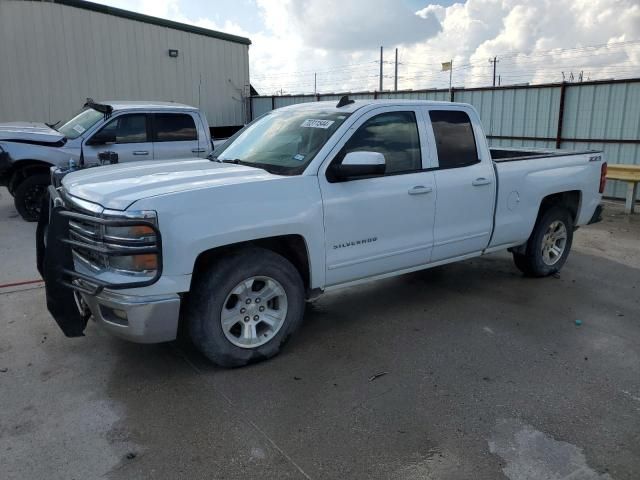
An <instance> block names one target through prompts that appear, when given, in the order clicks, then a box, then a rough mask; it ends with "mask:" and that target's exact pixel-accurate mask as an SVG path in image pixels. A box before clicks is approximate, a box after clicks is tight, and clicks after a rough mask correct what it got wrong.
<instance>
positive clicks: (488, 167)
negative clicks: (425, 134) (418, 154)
mask: <svg viewBox="0 0 640 480" xmlns="http://www.w3.org/2000/svg"><path fill="white" fill-rule="evenodd" d="M458 108H459V107H458ZM427 114H428V117H429V119H430V124H431V128H430V129H429V130H430V134H431V135H432V136H433V137H432V138H433V142H432V144H433V145H435V149H436V153H437V159H438V168H436V169H435V171H434V173H435V183H436V187H437V192H438V199H437V205H436V216H435V225H434V244H433V253H432V255H431V261H432V262H437V261H439V260H446V259H449V258H454V257H459V256H462V255H468V254H472V253H477V252H480V251H482V250H484V249H485V248H486V247H487V245H488V243H489V239H490V237H491V230H492V227H493V210H494V205H495V190H496V186H495V173H494V170H493V163H492V162H491V159H490V158H480V157H481V153H480V152H481V151H480V149H479V148H478V145H477V142H476V137H478V138H480V136H481V135H483V133H482V130H481V129H480V128H479V126H478V130H477V131H476V130H475V129H474V123H472V121H471V118H470V114H473V113H472V112H466V111H464V110H460V109H445V108H430V109H428V111H427ZM473 115H474V114H473ZM474 118H475V115H474Z"/></svg>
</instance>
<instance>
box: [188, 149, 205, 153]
mask: <svg viewBox="0 0 640 480" xmlns="http://www.w3.org/2000/svg"><path fill="white" fill-rule="evenodd" d="M206 151H207V149H206V148H193V149H191V152H192V153H204V152H206Z"/></svg>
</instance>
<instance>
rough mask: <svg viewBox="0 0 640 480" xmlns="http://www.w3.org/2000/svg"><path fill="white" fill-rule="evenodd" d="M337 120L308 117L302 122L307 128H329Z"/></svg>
mask: <svg viewBox="0 0 640 480" xmlns="http://www.w3.org/2000/svg"><path fill="white" fill-rule="evenodd" d="M334 123H335V122H334V121H333V120H316V119H313V118H307V119H306V120H305V121H304V122H302V125H300V126H301V127H306V128H325V129H326V128H329V127H330V126H331V125H333V124H334Z"/></svg>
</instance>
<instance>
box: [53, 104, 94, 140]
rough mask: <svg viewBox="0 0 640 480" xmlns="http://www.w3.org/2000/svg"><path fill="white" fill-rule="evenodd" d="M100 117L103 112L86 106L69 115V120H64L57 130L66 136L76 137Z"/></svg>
mask: <svg viewBox="0 0 640 480" xmlns="http://www.w3.org/2000/svg"><path fill="white" fill-rule="evenodd" d="M102 118H104V114H103V113H100V112H98V111H96V110H94V109H93V108H88V107H87V108H84V109H82V110H81V111H80V113H77V114H76V115H74V116H73V117H71V119H70V120H67V121H66V122H64V123H63V124H62V126H60V127H58V128H57V130H58V131H59V132H60V133H62V134H63V135H64V136H65V137H67V138H70V139H74V138H78V137H79V136H80V135H82V134H83V133H84V132H85V131H87V130H88V129H90V128H91V127H93V126H94V125H95V124H96V123H97V122H98V121H99V120H100V119H102Z"/></svg>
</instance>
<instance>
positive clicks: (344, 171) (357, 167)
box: [331, 152, 386, 182]
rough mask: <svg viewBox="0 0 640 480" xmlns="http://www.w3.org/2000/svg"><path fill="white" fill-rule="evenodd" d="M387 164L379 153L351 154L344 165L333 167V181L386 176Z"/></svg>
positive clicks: (344, 160)
mask: <svg viewBox="0 0 640 480" xmlns="http://www.w3.org/2000/svg"><path fill="white" fill-rule="evenodd" d="M385 169H386V162H385V159H384V155H383V154H381V153H379V152H349V153H347V155H346V156H345V157H344V159H343V160H342V163H340V164H337V165H334V166H332V167H331V177H333V181H338V182H340V181H345V180H351V179H355V178H359V177H371V176H374V175H384V172H385Z"/></svg>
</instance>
